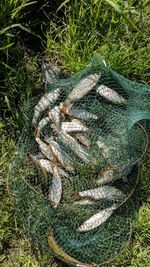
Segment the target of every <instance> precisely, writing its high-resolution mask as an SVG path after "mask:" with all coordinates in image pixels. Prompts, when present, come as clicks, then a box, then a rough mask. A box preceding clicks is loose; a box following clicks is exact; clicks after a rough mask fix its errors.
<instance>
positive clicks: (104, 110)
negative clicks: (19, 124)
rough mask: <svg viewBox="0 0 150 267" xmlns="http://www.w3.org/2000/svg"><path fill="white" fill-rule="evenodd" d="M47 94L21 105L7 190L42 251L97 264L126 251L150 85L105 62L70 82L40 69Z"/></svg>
mask: <svg viewBox="0 0 150 267" xmlns="http://www.w3.org/2000/svg"><path fill="white" fill-rule="evenodd" d="M42 71H43V77H44V84H45V92H44V93H43V94H42V95H40V96H38V97H35V98H34V99H32V100H31V101H30V102H28V103H26V105H25V106H24V107H23V120H24V129H23V131H22V135H21V137H20V140H19V142H18V144H17V147H16V151H15V153H14V158H13V161H12V164H11V166H10V171H9V185H10V191H11V193H12V196H13V197H14V200H15V207H16V212H17V216H18V218H20V220H21V222H22V225H23V229H24V233H25V234H26V235H27V236H28V238H29V239H30V240H31V242H32V244H34V247H35V248H37V249H39V250H40V251H42V253H44V254H47V255H51V252H52V253H53V254H54V255H55V256H56V257H57V258H59V259H61V260H62V261H64V262H65V263H66V264H70V265H73V266H95V265H96V266H100V265H102V264H104V263H106V262H109V261H110V260H112V259H113V258H114V257H116V256H117V255H118V253H119V252H120V251H121V250H122V249H123V248H124V247H125V245H126V244H127V241H128V240H129V238H130V235H131V221H132V218H134V216H135V214H136V212H137V209H138V204H139V203H138V200H137V198H136V195H135V194H133V192H134V189H135V186H136V185H137V183H138V178H139V171H138V164H137V163H138V162H139V160H140V159H141V158H142V156H143V155H144V153H145V152H146V149H147V146H148V133H147V131H146V127H145V121H146V120H149V119H150V87H148V86H147V85H143V84H139V83H136V82H133V81H130V80H128V79H126V78H124V77H123V76H121V75H119V74H118V73H116V72H114V71H113V70H112V69H111V68H109V67H108V66H107V65H106V63H105V62H104V60H103V59H102V58H101V57H100V56H95V57H94V58H93V59H92V61H91V62H90V64H89V65H88V66H87V67H86V68H85V69H84V70H83V71H81V72H79V73H78V74H76V75H74V76H72V77H69V78H68V77H67V78H66V77H65V75H64V74H62V73H61V72H60V71H59V70H58V69H57V68H54V67H51V66H49V65H48V64H46V63H43V65H42Z"/></svg>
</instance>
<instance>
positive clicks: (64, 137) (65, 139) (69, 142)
mask: <svg viewBox="0 0 150 267" xmlns="http://www.w3.org/2000/svg"><path fill="white" fill-rule="evenodd" d="M57 133H58V137H57V139H58V141H59V142H60V143H62V144H63V145H65V146H66V147H68V148H69V149H70V150H72V151H73V152H74V154H76V155H77V156H78V157H79V158H80V159H81V160H82V161H84V162H85V163H89V159H88V153H87V152H86V151H85V150H84V149H83V148H82V147H81V145H79V144H78V142H77V141H76V140H75V139H74V138H73V137H72V136H70V135H69V134H67V133H65V132H63V131H61V130H60V131H58V132H57Z"/></svg>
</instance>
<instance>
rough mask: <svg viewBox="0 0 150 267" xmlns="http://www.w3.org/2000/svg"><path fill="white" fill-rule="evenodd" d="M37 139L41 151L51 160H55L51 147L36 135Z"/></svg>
mask: <svg viewBox="0 0 150 267" xmlns="http://www.w3.org/2000/svg"><path fill="white" fill-rule="evenodd" d="M35 140H36V142H37V143H38V145H39V149H40V151H41V153H42V154H44V155H45V156H46V157H47V158H48V159H49V160H51V161H53V159H54V156H53V153H52V151H51V150H50V148H49V147H48V146H47V145H46V144H45V143H44V142H43V141H42V140H41V139H40V138H39V137H36V138H35Z"/></svg>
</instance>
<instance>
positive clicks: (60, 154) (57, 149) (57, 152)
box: [47, 139, 74, 173]
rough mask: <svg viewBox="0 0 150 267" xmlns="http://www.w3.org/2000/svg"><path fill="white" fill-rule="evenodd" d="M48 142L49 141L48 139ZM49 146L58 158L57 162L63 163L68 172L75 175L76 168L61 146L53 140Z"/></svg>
mask: <svg viewBox="0 0 150 267" xmlns="http://www.w3.org/2000/svg"><path fill="white" fill-rule="evenodd" d="M47 142H49V140H48V139H47ZM49 145H50V147H51V150H52V152H53V154H54V156H55V157H56V158H57V160H58V161H59V162H60V163H61V165H62V166H63V167H64V168H65V169H66V170H68V171H70V172H73V173H74V168H73V167H72V166H71V164H72V161H71V160H70V159H69V157H68V155H67V153H66V152H65V151H63V150H62V149H61V147H60V146H59V144H58V143H57V142H55V141H53V140H51V141H50V142H49Z"/></svg>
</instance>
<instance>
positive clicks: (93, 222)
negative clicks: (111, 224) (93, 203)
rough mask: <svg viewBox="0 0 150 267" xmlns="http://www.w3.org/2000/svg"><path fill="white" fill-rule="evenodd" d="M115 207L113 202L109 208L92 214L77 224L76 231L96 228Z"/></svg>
mask: <svg viewBox="0 0 150 267" xmlns="http://www.w3.org/2000/svg"><path fill="white" fill-rule="evenodd" d="M116 208H117V205H115V204H114V205H112V206H111V207H110V208H106V209H104V210H101V211H99V212H98V213H96V214H94V215H93V216H92V217H91V218H89V219H88V220H86V221H85V222H84V223H83V224H81V225H80V226H79V228H78V231H79V232H87V231H90V230H93V229H95V228H97V227H98V226H100V225H101V224H103V223H105V222H106V221H107V220H108V218H109V217H110V216H111V215H112V214H113V212H114V210H115V209H116Z"/></svg>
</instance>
